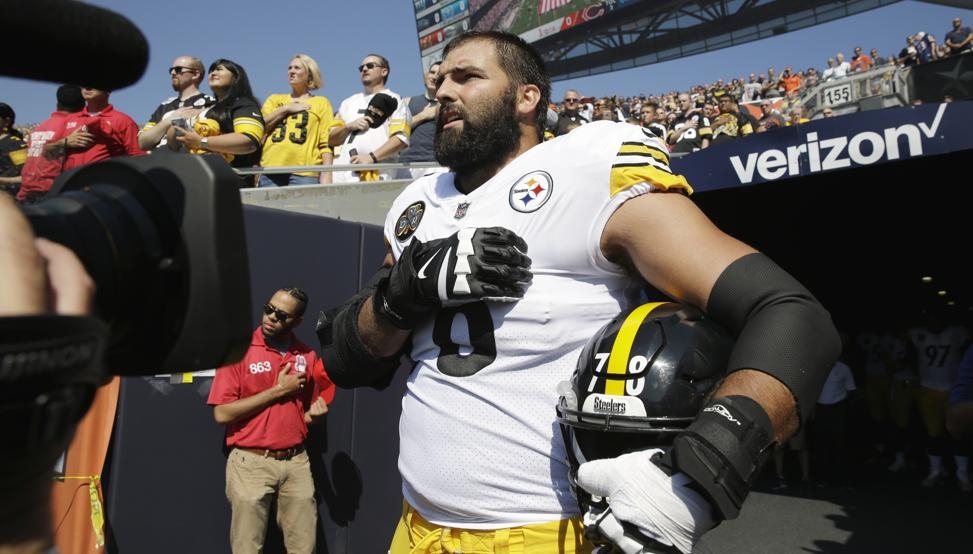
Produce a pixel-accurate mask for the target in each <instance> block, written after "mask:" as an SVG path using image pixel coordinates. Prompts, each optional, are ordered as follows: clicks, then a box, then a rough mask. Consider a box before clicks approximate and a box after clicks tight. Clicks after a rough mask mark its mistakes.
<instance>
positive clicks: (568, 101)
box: [564, 98, 578, 104]
mask: <svg viewBox="0 0 973 554" xmlns="http://www.w3.org/2000/svg"><path fill="white" fill-rule="evenodd" d="M564 103H565V104H577V103H578V99H577V98H565V99H564Z"/></svg>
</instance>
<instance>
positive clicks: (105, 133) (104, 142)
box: [64, 87, 145, 171]
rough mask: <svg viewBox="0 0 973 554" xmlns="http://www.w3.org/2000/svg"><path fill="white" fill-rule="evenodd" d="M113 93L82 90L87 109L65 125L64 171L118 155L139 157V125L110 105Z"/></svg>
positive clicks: (84, 88) (140, 152)
mask: <svg viewBox="0 0 973 554" xmlns="http://www.w3.org/2000/svg"><path fill="white" fill-rule="evenodd" d="M110 94H111V92H110V91H107V90H100V89H96V88H90V87H81V96H82V97H84V101H85V103H86V104H85V107H84V109H83V110H81V111H80V112H78V113H76V114H74V115H72V116H71V117H69V118H68V120H67V123H66V124H65V126H64V128H65V133H66V135H67V142H66V144H67V146H68V154H67V157H66V158H65V160H64V171H67V170H69V169H73V168H75V167H80V166H82V165H85V164H90V163H93V162H98V161H101V160H107V159H108V158H114V157H116V156H140V155H142V154H145V151H144V150H142V149H141V148H140V147H139V126H138V124H137V123H135V120H134V119H132V118H131V117H129V116H128V115H127V114H125V113H123V112H120V111H118V110H116V109H115V107H114V106H112V105H111V104H109V103H108V96H109V95H110Z"/></svg>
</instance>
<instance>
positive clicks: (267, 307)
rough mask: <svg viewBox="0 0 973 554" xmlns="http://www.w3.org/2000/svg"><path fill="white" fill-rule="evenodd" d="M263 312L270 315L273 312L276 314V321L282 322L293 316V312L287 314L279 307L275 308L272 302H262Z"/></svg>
mask: <svg viewBox="0 0 973 554" xmlns="http://www.w3.org/2000/svg"><path fill="white" fill-rule="evenodd" d="M264 314H266V315H270V314H274V315H276V316H277V321H279V322H281V323H284V322H285V321H287V320H288V319H290V318H292V317H294V314H289V313H287V312H285V311H284V310H281V309H280V308H275V307H274V306H273V304H264Z"/></svg>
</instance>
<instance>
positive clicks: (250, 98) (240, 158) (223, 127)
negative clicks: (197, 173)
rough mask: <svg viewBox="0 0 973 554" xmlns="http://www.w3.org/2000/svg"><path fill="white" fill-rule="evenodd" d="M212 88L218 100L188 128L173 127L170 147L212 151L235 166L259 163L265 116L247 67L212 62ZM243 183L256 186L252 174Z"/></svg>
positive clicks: (200, 152) (243, 184)
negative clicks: (251, 83)
mask: <svg viewBox="0 0 973 554" xmlns="http://www.w3.org/2000/svg"><path fill="white" fill-rule="evenodd" d="M209 88H210V89H212V91H213V94H214V95H215V96H216V103H215V104H213V105H212V106H210V107H208V108H205V109H204V110H203V111H202V112H200V114H199V115H198V116H197V117H196V120H195V122H193V123H192V125H191V126H190V127H189V128H181V127H170V129H169V136H168V146H169V148H170V149H172V150H179V149H181V148H183V147H185V148H187V149H188V150H189V151H190V152H192V153H195V154H203V153H206V152H213V153H216V154H219V155H220V156H222V157H223V159H225V160H226V161H228V162H229V163H230V165H231V166H233V167H235V168H249V167H253V166H255V165H257V163H259V161H260V144H261V143H262V142H263V138H264V118H263V116H262V115H261V114H260V103H259V102H257V98H256V97H255V96H254V95H253V89H252V88H250V78H249V77H247V72H246V70H245V69H244V68H243V66H241V65H240V64H238V63H236V62H234V61H231V60H227V59H224V58H219V59H217V60H215V61H214V62H213V63H211V64H210V65H209ZM240 186H241V187H253V186H254V181H253V177H252V176H250V175H245V176H242V177H241V179H240Z"/></svg>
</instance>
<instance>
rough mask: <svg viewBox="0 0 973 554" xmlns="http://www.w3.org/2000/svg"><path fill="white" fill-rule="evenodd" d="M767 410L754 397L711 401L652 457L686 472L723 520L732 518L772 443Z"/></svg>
mask: <svg viewBox="0 0 973 554" xmlns="http://www.w3.org/2000/svg"><path fill="white" fill-rule="evenodd" d="M773 435H774V430H773V425H772V424H771V421H770V416H768V415H767V412H765V411H764V409H763V408H762V407H761V406H760V404H758V403H757V402H756V401H755V400H753V399H752V398H748V397H746V396H727V397H724V398H720V399H717V400H713V401H712V402H710V403H709V404H707V406H706V407H705V408H703V410H702V411H701V412H700V413H699V416H697V418H696V420H695V421H693V423H692V424H691V425H690V426H689V427H687V428H686V430H685V431H683V432H682V433H680V434H679V435H677V436H676V438H675V440H673V443H672V448H671V449H670V450H669V451H668V452H666V453H665V454H664V455H662V456H659V457H657V458H656V459H654V461H655V462H656V463H657V464H658V465H659V466H661V467H663V468H664V469H667V470H668V471H667V473H670V475H671V474H672V472H674V471H681V472H682V473H685V474H686V475H688V476H689V477H690V478H691V479H692V480H693V482H694V484H695V485H696V488H697V490H699V491H700V492H701V493H702V494H703V495H704V496H706V497H707V498H708V499H709V500H710V502H712V504H713V507H714V508H715V510H716V511H717V512H718V513H719V515H721V516H722V518H723V519H733V518H735V517H737V516H738V515H739V514H740V507H741V506H742V505H743V501H744V499H746V497H747V494H749V492H750V487H751V486H752V485H753V481H754V479H756V477H757V475H759V473H760V469H761V468H762V467H763V465H764V463H765V462H766V461H767V459H768V458H769V456H770V452H771V450H772V447H773V445H774V442H773Z"/></svg>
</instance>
